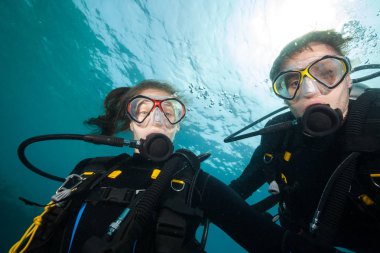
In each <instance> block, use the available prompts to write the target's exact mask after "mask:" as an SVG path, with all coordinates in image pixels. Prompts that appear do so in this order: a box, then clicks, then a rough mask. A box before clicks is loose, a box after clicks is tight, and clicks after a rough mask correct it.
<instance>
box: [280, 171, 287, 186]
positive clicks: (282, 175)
mask: <svg viewBox="0 0 380 253" xmlns="http://www.w3.org/2000/svg"><path fill="white" fill-rule="evenodd" d="M281 179H282V181H284V183H285V184H288V179H287V178H286V176H285V174H284V173H281Z"/></svg>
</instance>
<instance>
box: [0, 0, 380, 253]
mask: <svg viewBox="0 0 380 253" xmlns="http://www.w3.org/2000/svg"><path fill="white" fill-rule="evenodd" d="M305 2H306V1H295V0H293V1H280V0H278V1H274V0H273V1H264V0H260V1H248V0H240V1H239V0H229V1H228V0H224V1H202V0H196V1H186V0H176V1H174V0H160V1H155V0H151V1H102V0H97V1H95V0H93V1H79V0H78V1H48V0H44V1H43V0H24V1H22V0H18V1H12V0H2V1H0V20H1V22H0V34H1V35H0V76H1V88H2V92H1V95H0V96H1V99H0V115H1V125H0V139H1V142H0V157H1V160H2V161H3V165H2V166H1V170H0V177H1V183H0V190H1V194H0V203H1V209H0V210H1V211H0V214H1V225H2V226H1V228H0V251H1V252H5V251H6V250H7V249H8V248H9V247H10V245H12V244H13V243H14V242H15V241H16V240H17V239H18V238H19V237H20V236H21V234H22V232H23V231H24V230H25V229H26V228H27V226H28V225H29V224H30V223H31V221H32V219H33V217H34V216H36V215H37V214H39V213H41V209H40V208H36V207H29V206H25V205H23V204H22V203H21V202H20V201H19V200H18V197H19V196H24V197H26V198H29V199H32V200H34V201H37V202H41V203H46V202H48V201H49V197H50V196H51V195H52V193H53V192H54V190H55V189H56V188H57V187H58V186H59V184H58V183H57V182H54V181H49V180H46V179H44V178H41V177H39V176H37V175H35V174H33V173H32V172H30V171H28V170H27V169H26V168H25V167H24V166H23V165H22V164H21V163H20V162H19V160H18V158H17V147H18V144H19V143H20V142H21V141H22V140H24V139H26V138H28V137H31V136H35V135H41V134H51V133H83V134H84V133H88V132H90V131H91V129H88V128H86V127H85V126H84V125H83V124H82V122H83V120H85V119H87V118H89V117H93V116H96V115H98V114H99V113H101V110H102V100H103V98H104V96H105V94H107V92H109V91H110V90H111V89H112V88H114V87H119V86H124V85H126V86H131V85H133V84H134V83H136V82H138V81H141V80H143V79H147V78H152V79H161V80H167V81H169V82H171V83H172V84H173V85H174V86H175V87H176V88H177V89H178V90H179V91H180V94H181V95H182V96H183V97H185V101H186V102H187V104H188V115H187V118H186V119H185V121H184V122H183V124H182V126H181V129H182V131H181V132H180V133H179V134H178V136H177V138H176V148H179V147H184V148H188V149H191V150H193V151H194V152H196V153H200V152H206V151H211V153H212V157H211V158H210V159H209V160H208V161H206V162H205V163H204V164H203V169H204V170H206V171H207V172H209V173H211V174H213V175H215V176H216V177H218V178H219V179H221V180H222V181H224V182H225V183H229V182H230V181H231V180H232V179H233V178H235V177H237V176H238V175H239V174H240V173H241V171H242V170H243V168H244V166H245V165H246V164H247V162H248V161H249V158H250V155H251V153H252V152H253V150H254V148H255V147H256V146H257V144H258V142H259V139H258V138H252V139H249V140H244V141H241V142H239V143H233V144H224V143H223V141H222V140H223V139H224V138H225V137H226V136H228V135H229V134H230V133H231V132H233V131H235V130H237V129H239V128H240V127H242V126H244V125H247V124H248V123H249V122H252V121H253V120H255V119H257V118H259V117H261V116H262V115H265V114H266V113H268V112H270V111H272V110H274V109H276V108H278V107H280V106H282V102H281V101H279V100H278V99H276V98H275V97H274V96H273V95H272V93H271V92H270V90H269V88H268V87H269V86H270V84H269V81H268V78H267V76H268V72H269V68H270V66H271V62H272V61H273V57H275V56H276V54H278V52H279V50H280V49H281V47H282V46H284V45H285V44H286V43H287V42H288V41H290V40H291V39H293V38H294V37H296V36H299V35H302V34H304V33H306V32H308V31H310V30H312V29H327V28H335V29H337V30H338V31H343V32H344V33H346V34H348V35H350V36H353V37H354V40H353V44H352V52H351V53H350V55H349V56H350V58H351V59H352V61H353V63H354V65H360V64H364V63H380V46H379V40H380V38H379V35H378V34H379V33H380V26H379V24H380V2H378V1H375V0H372V1H357V0H351V1H343V0H336V1H327V0H326V1H308V3H307V4H305ZM301 3H302V4H301ZM305 6H307V7H305ZM368 84H369V85H370V86H376V83H375V81H372V82H368ZM123 137H125V138H129V135H127V134H125V135H123ZM120 152H130V150H126V149H120V148H110V147H103V146H93V145H91V144H84V143H78V142H69V141H51V142H46V143H38V144H35V145H34V146H32V147H30V149H28V150H27V155H28V157H30V159H31V161H33V163H35V164H36V165H37V166H39V167H41V168H44V169H45V170H46V171H49V172H51V173H54V174H57V175H59V176H61V177H64V176H65V175H66V174H67V173H68V172H69V171H71V169H72V168H73V166H74V165H75V164H76V163H77V162H78V161H79V160H81V159H83V158H86V157H93V156H102V155H114V154H118V153H120ZM265 195H266V188H263V189H262V190H261V191H260V192H258V193H257V194H255V197H254V198H251V199H250V200H249V201H250V202H251V203H252V202H255V201H257V200H258V199H260V198H262V197H263V196H265ZM231 218H233V217H231ZM207 250H208V252H244V250H243V249H241V248H240V247H239V246H238V245H236V244H235V243H234V242H233V241H232V240H231V239H229V238H228V237H227V236H226V235H225V234H224V233H223V232H222V231H221V230H219V229H218V228H216V227H215V226H212V227H211V231H210V235H209V240H208V244H207Z"/></svg>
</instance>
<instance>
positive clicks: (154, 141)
mask: <svg viewBox="0 0 380 253" xmlns="http://www.w3.org/2000/svg"><path fill="white" fill-rule="evenodd" d="M137 149H138V150H139V151H140V154H141V155H142V156H143V157H144V158H146V159H149V160H152V161H154V162H163V161H165V160H167V159H168V158H169V157H170V156H171V155H172V154H173V150H174V147H173V143H172V141H171V140H170V139H169V137H167V136H166V135H164V134H160V133H153V134H149V135H148V136H147V137H146V139H145V140H143V139H141V140H140V141H139V145H137Z"/></svg>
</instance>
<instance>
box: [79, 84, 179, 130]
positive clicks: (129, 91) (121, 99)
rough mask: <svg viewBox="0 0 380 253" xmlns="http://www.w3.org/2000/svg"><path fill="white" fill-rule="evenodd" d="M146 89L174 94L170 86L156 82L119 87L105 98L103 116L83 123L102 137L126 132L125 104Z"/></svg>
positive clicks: (128, 122) (127, 126) (128, 120)
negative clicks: (91, 127)
mask: <svg viewBox="0 0 380 253" xmlns="http://www.w3.org/2000/svg"><path fill="white" fill-rule="evenodd" d="M146 89H157V90H163V91H166V92H167V93H169V94H171V95H174V94H175V93H176V91H175V90H174V88H173V87H172V86H171V85H170V84H168V83H164V82H160V81H156V80H144V81H142V82H140V83H138V84H136V85H135V86H133V87H119V88H116V89H113V90H111V91H110V93H108V95H107V96H106V98H105V100H104V109H105V112H104V114H102V115H99V116H98V117H96V118H90V119H88V120H86V121H85V122H84V123H85V124H87V125H90V126H95V127H96V128H98V129H97V131H96V133H97V134H102V135H110V136H111V135H114V134H116V133H118V132H121V131H125V130H128V129H129V124H130V122H131V120H130V119H129V118H128V116H127V113H126V112H127V103H128V101H129V100H130V99H131V98H132V97H134V96H136V95H138V94H141V92H143V91H144V90H146Z"/></svg>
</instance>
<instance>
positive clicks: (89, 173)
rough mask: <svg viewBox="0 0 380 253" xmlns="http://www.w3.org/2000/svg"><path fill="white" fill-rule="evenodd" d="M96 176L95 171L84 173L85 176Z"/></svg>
mask: <svg viewBox="0 0 380 253" xmlns="http://www.w3.org/2000/svg"><path fill="white" fill-rule="evenodd" d="M94 174H95V172H93V171H85V172H83V173H82V175H83V176H92V175H94Z"/></svg>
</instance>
